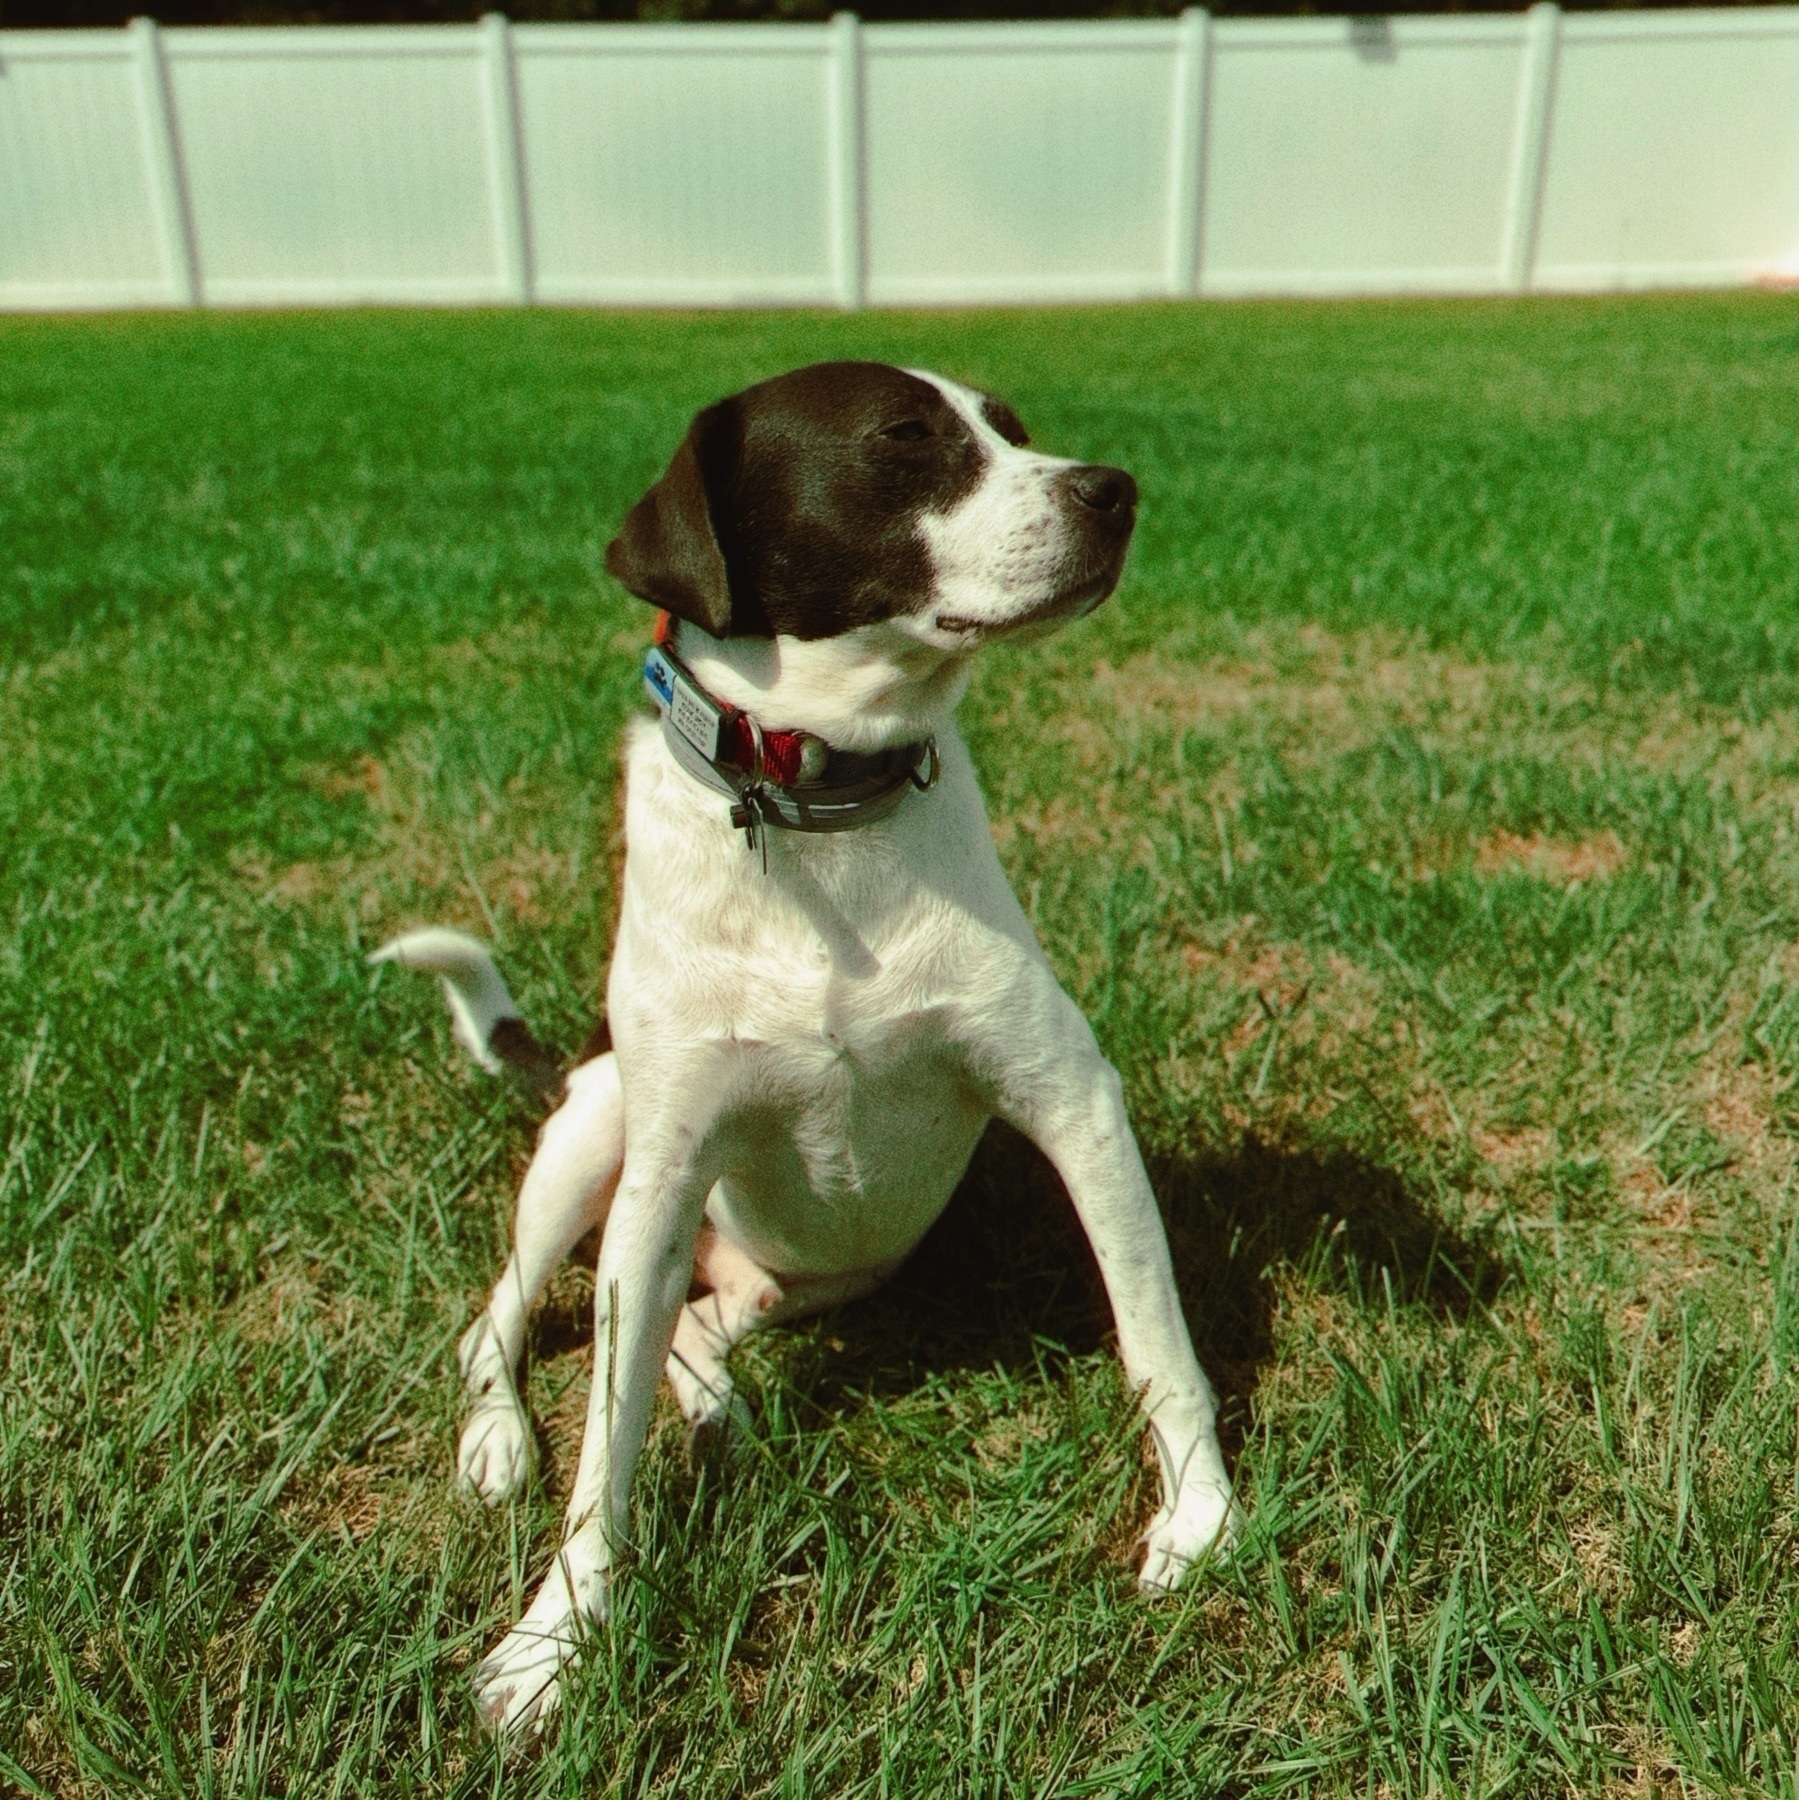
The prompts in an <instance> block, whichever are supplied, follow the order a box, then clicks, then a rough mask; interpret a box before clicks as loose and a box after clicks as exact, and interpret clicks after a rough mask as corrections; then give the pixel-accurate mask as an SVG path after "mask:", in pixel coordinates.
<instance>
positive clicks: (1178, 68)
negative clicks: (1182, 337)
mask: <svg viewBox="0 0 1799 1800" xmlns="http://www.w3.org/2000/svg"><path fill="white" fill-rule="evenodd" d="M1175 34H1176V35H1175V40H1174V117H1173V131H1172V134H1171V137H1170V142H1169V158H1170V161H1169V168H1168V291H1169V293H1170V294H1172V295H1174V296H1176V297H1177V298H1178V297H1180V296H1183V295H1190V294H1197V293H1198V292H1199V264H1200V255H1201V244H1202V241H1203V237H1202V232H1203V222H1204V213H1205V162H1206V98H1207V93H1208V90H1209V86H1210V76H1211V70H1210V67H1209V64H1210V59H1211V54H1212V15H1211V14H1210V13H1208V12H1207V11H1205V9H1204V8H1203V7H1198V6H1190V7H1188V8H1187V10H1186V11H1185V12H1183V13H1182V14H1181V16H1180V18H1179V19H1178V20H1177V21H1176V22H1175Z"/></svg>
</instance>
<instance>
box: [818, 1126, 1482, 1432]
mask: <svg viewBox="0 0 1799 1800" xmlns="http://www.w3.org/2000/svg"><path fill="white" fill-rule="evenodd" d="M1149 1175H1150V1181H1151V1184H1152V1185H1153V1186H1154V1188H1155V1190H1156V1195H1157V1198H1158V1199H1159V1200H1160V1202H1161V1206H1162V1213H1163V1217H1164V1218H1165V1220H1166V1221H1167V1225H1168V1237H1169V1245H1170V1249H1171V1251H1172V1253H1173V1257H1174V1264H1175V1277H1176V1282H1177V1284H1178V1286H1179V1288H1180V1293H1181V1300H1182V1303H1183V1305H1184V1307H1185V1310H1186V1315H1187V1322H1188V1325H1189V1326H1190V1328H1191V1330H1192V1333H1193V1342H1194V1348H1195V1349H1196V1350H1197V1352H1198V1354H1199V1358H1200V1361H1201V1363H1202V1365H1203V1366H1204V1367H1205V1369H1206V1371H1207V1373H1208V1374H1209V1375H1210V1376H1211V1378H1212V1381H1213V1383H1214V1384H1215V1385H1216V1386H1217V1387H1218V1388H1219V1389H1220V1391H1221V1395H1222V1396H1223V1398H1224V1400H1225V1409H1224V1410H1225V1414H1226V1416H1227V1419H1228V1417H1229V1415H1231V1414H1232V1413H1233V1412H1237V1411H1240V1405H1233V1404H1232V1403H1233V1402H1236V1403H1241V1402H1245V1401H1247V1400H1248V1399H1249V1397H1250V1396H1251V1395H1252V1394H1253V1393H1254V1391H1255V1387H1256V1383H1257V1381H1258V1379H1259V1376H1260V1371H1261V1369H1262V1367H1263V1365H1264V1364H1265V1363H1266V1362H1267V1360H1268V1358H1269V1355H1270V1354H1271V1351H1272V1348H1273V1338H1274V1328H1275V1308H1276V1304H1277V1295H1278V1287H1279V1283H1280V1281H1281V1277H1282V1271H1283V1270H1284V1269H1285V1270H1297V1271H1300V1272H1302V1273H1303V1275H1304V1276H1305V1278H1306V1279H1307V1280H1309V1281H1311V1282H1312V1283H1315V1284H1322V1285H1324V1286H1327V1287H1330V1288H1334V1289H1337V1290H1340V1291H1349V1292H1351V1293H1353V1294H1357V1295H1359V1296H1361V1297H1363V1298H1365V1299H1368V1300H1371V1301H1375V1302H1377V1303H1378V1304H1381V1305H1385V1304H1386V1303H1387V1298H1386V1297H1387V1295H1388V1293H1389V1292H1390V1293H1391V1294H1392V1296H1393V1300H1394V1301H1395V1302H1396V1303H1399V1304H1407V1303H1418V1302H1421V1303H1423V1304H1425V1305H1427V1306H1429V1307H1431V1308H1432V1309H1433V1310H1437V1311H1440V1312H1442V1313H1443V1314H1444V1315H1446V1316H1454V1315H1457V1314H1460V1313H1461V1312H1463V1311H1464V1310H1465V1309H1466V1308H1467V1307H1468V1306H1469V1305H1470V1304H1472V1303H1473V1302H1474V1301H1475V1300H1476V1299H1477V1298H1485V1297H1487V1296H1489V1295H1491V1294H1492V1293H1493V1292H1494V1291H1495V1290H1496V1289H1497V1287H1498V1284H1499V1279H1500V1274H1501V1269H1500V1265H1499V1262H1498V1259H1497V1258H1496V1257H1495V1256H1493V1254H1492V1253H1491V1252H1490V1251H1488V1250H1486V1249H1483V1248H1481V1247H1479V1246H1476V1245H1475V1244H1473V1243H1470V1242H1469V1241H1467V1240H1466V1239H1465V1238H1463V1237H1461V1236H1458V1235H1457V1234H1456V1233H1454V1232H1453V1231H1451V1230H1449V1229H1448V1228H1447V1227H1446V1226H1445V1225H1444V1224H1443V1223H1442V1221H1441V1220H1439V1219H1437V1218H1435V1217H1433V1216H1432V1214H1431V1213H1430V1212H1429V1210H1428V1209H1427V1208H1426V1207H1425V1206H1423V1205H1422V1204H1421V1203H1420V1201H1419V1200H1418V1199H1417V1197H1416V1196H1414V1195H1413V1194H1412V1193H1411V1192H1410V1191H1409V1190H1408V1188H1407V1186H1406V1183H1405V1182H1404V1180H1403V1179H1402V1178H1401V1176H1400V1175H1399V1174H1398V1173H1396V1172H1395V1171H1394V1170H1392V1169H1390V1168H1386V1167H1383V1166H1382V1165H1380V1164H1378V1163H1373V1162H1369V1161H1367V1160H1365V1159H1363V1158H1361V1157H1358V1156H1356V1155H1354V1154H1352V1153H1349V1152H1346V1151H1329V1152H1316V1151H1311V1150H1296V1149H1288V1148H1282V1147H1279V1146H1276V1145H1272V1144H1267V1143H1262V1142H1258V1141H1256V1140H1253V1139H1250V1140H1246V1141H1244V1142H1243V1143H1241V1144H1239V1145H1238V1146H1236V1147H1235V1148H1227V1149H1206V1150H1203V1151H1199V1152H1196V1153H1194V1154H1192V1155H1181V1156H1163V1157H1159V1158H1152V1159H1150V1163H1149ZM1111 1331H1112V1316H1111V1310H1110V1307H1109V1306H1108V1304H1107V1301H1106V1295H1105V1289H1104V1287H1103V1286H1102V1284H1101V1282H1100V1278H1099V1270H1098V1267H1097V1265H1096V1264H1095V1262H1094V1260H1093V1253H1092V1251H1091V1250H1090V1249H1089V1247H1088V1244H1087V1239H1086V1235H1085V1233H1084V1232H1083V1231H1082V1230H1081V1227H1080V1224H1079V1222H1078V1220H1077V1219H1076V1217H1075V1213H1074V1208H1073V1206H1072V1205H1071V1204H1070V1202H1069V1200H1068V1196H1067V1194H1066V1192H1065V1191H1064V1189H1063V1187H1062V1183H1061V1181H1060V1179H1059V1178H1058V1176H1057V1175H1056V1172H1055V1171H1054V1169H1052V1168H1051V1167H1050V1165H1049V1163H1048V1162H1047V1161H1046V1160H1045V1159H1044V1157H1043V1156H1042V1155H1041V1154H1040V1153H1039V1152H1038V1151H1037V1150H1036V1148H1035V1147H1034V1146H1033V1145H1031V1144H1030V1143H1029V1142H1027V1141H1026V1140H1025V1139H1024V1138H1022V1137H1020V1136H1019V1135H1018V1134H1017V1133H1016V1132H1014V1131H1011V1130H1009V1129H1007V1128H1006V1127H1004V1126H1001V1125H997V1124H996V1125H992V1126H990V1127H989V1128H988V1131H987V1134H986V1136H985V1137H984V1138H983V1139H982V1141H981V1145H980V1147H979V1149H978V1150H977V1151H976V1153H975V1157H974V1161H973V1163H972V1164H971V1166H970V1168H969V1171H968V1174H967V1175H966V1176H965V1177H964V1179H963V1181H962V1184H961V1186H960V1187H959V1188H958V1189H957V1191H956V1194H955V1197H954V1198H953V1199H952V1200H951V1202H950V1204H949V1207H948V1208H947V1210H946V1211H945V1212H944V1215H943V1217H942V1218H941V1219H939V1220H938V1221H937V1223H936V1224H935V1225H934V1226H932V1228H931V1230H930V1231H929V1232H928V1233H927V1234H926V1236H925V1239H924V1241H923V1242H922V1243H921V1244H920V1245H919V1247H918V1249H917V1250H916V1251H914V1252H913V1254H912V1256H911V1257H910V1258H909V1259H908V1260H907V1262H906V1263H905V1264H904V1266H903V1267H902V1268H901V1269H900V1270H899V1271H898V1272H897V1273H896V1274H895V1275H894V1276H893V1278H892V1279H891V1280H890V1281H889V1282H888V1283H887V1284H886V1285H885V1286H884V1287H883V1288H882V1289H880V1290H879V1291H878V1292H877V1293H875V1294H873V1295H871V1296H869V1298H867V1299H865V1300H861V1301H858V1302H856V1303H855V1304H854V1305H853V1306H846V1307H844V1308H842V1309H841V1310H839V1311H838V1312H836V1313H834V1314H833V1315H831V1316H830V1318H829V1320H828V1323H827V1326H826V1330H825V1332H824V1338H825V1339H826V1340H827V1341H828V1342H827V1343H826V1344H821V1346H820V1347H821V1351H823V1352H824V1353H823V1354H820V1355H819V1356H817V1357H816V1358H813V1357H805V1358H803V1359H801V1360H802V1361H804V1362H805V1363H806V1364H808V1365H809V1366H808V1367H807V1368H806V1369H805V1371H804V1373H803V1374H801V1373H800V1371H799V1370H797V1369H796V1370H795V1371H794V1373H795V1375H796V1376H797V1377H798V1386H799V1387H800V1390H801V1391H802V1392H803V1393H804V1394H805V1395H806V1397H807V1399H808V1400H809V1401H810V1402H811V1404H813V1405H815V1406H818V1407H820V1408H821V1409H823V1410H826V1411H836V1410H838V1409H840V1408H842V1407H844V1406H848V1405H854V1404H855V1403H856V1402H857V1400H859V1399H860V1398H861V1397H862V1396H865V1395H869V1394H879V1395H891V1394H899V1393H905V1392H910V1391H911V1390H913V1389H915V1388H917V1387H919V1386H921V1385H923V1384H924V1383H925V1382H927V1381H928V1380H929V1379H930V1377H931V1376H932V1374H933V1373H940V1372H943V1371H945V1370H952V1369H956V1368H991V1367H994V1366H995V1365H1000V1366H1015V1367H1026V1366H1029V1365H1032V1364H1034V1363H1037V1362H1040V1361H1042V1360H1045V1359H1046V1358H1047V1359H1048V1360H1050V1361H1052V1362H1053V1361H1054V1360H1055V1359H1056V1357H1057V1355H1058V1354H1059V1353H1063V1352H1065V1353H1068V1354H1074V1355H1079V1354H1082V1353H1085V1352H1088V1351H1092V1350H1094V1349H1097V1348H1098V1347H1099V1346H1100V1345H1102V1344H1103V1343H1105V1342H1106V1341H1107V1340H1108V1338H1109V1336H1110V1334H1111ZM1229 1435H1234V1434H1231V1433H1228V1432H1227V1436H1229Z"/></svg>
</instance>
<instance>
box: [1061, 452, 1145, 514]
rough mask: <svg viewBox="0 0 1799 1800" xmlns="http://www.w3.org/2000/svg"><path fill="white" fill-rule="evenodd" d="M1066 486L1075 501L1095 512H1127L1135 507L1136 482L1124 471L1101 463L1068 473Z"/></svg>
mask: <svg viewBox="0 0 1799 1800" xmlns="http://www.w3.org/2000/svg"><path fill="white" fill-rule="evenodd" d="M1068 486H1069V488H1070V490H1071V491H1072V492H1073V494H1074V497H1075V499H1077V500H1078V501H1080V503H1081V504H1082V505H1083V506H1090V507H1091V508H1092V509H1093V510H1094V511H1095V512H1102V513H1109V512H1129V511H1130V509H1131V508H1132V507H1133V506H1135V505H1136V504H1137V484H1136V482H1134V481H1133V480H1132V479H1131V478H1130V476H1128V475H1127V474H1125V472H1124V470H1122V469H1108V468H1107V467H1106V466H1105V465H1104V464H1103V463H1096V464H1093V465H1092V466H1090V467H1088V468H1085V469H1072V470H1070V471H1069V475H1068Z"/></svg>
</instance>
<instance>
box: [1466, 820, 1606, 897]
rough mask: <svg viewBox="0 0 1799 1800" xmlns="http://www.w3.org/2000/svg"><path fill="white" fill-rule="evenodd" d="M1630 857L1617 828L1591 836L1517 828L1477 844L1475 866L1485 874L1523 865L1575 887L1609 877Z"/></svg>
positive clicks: (1529, 872) (1530, 871) (1543, 878)
mask: <svg viewBox="0 0 1799 1800" xmlns="http://www.w3.org/2000/svg"><path fill="white" fill-rule="evenodd" d="M1628 860H1629V858H1628V853H1627V852H1626V851H1625V848H1624V845H1623V843H1622V842H1621V841H1620V839H1619V837H1618V834H1617V833H1616V832H1615V831H1601V832H1597V833H1595V834H1594V835H1593V836H1591V837H1584V838H1576V839H1574V840H1573V841H1571V842H1570V841H1568V840H1566V839H1556V838H1546V837H1544V836H1543V834H1542V833H1541V832H1532V833H1531V834H1530V836H1529V837H1522V836H1520V835H1519V834H1518V833H1517V832H1515V831H1495V832H1494V833H1492V835H1491V836H1489V837H1486V838H1483V839H1482V840H1481V842H1480V843H1479V844H1478V845H1477V846H1476V847H1475V851H1474V867H1475V869H1476V870H1477V871H1478V872H1479V873H1480V874H1482V875H1486V876H1489V877H1490V876H1494V875H1503V874H1505V873H1507V872H1508V871H1510V870H1512V869H1522V870H1523V871H1524V873H1525V874H1527V875H1533V876H1535V877H1536V879H1537V880H1539V881H1552V882H1554V883H1556V885H1557V886H1560V887H1571V886H1573V885H1574V883H1576V882H1581V881H1606V880H1609V879H1610V877H1612V876H1613V875H1615V874H1617V872H1618V871H1619V870H1620V869H1621V868H1623V867H1624V865H1625V863H1626V862H1627V861H1628Z"/></svg>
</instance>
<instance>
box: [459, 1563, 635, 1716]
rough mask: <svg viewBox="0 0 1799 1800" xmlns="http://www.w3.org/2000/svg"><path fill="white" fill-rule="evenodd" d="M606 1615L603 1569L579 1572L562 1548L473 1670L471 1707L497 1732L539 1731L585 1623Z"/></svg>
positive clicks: (558, 1693)
mask: <svg viewBox="0 0 1799 1800" xmlns="http://www.w3.org/2000/svg"><path fill="white" fill-rule="evenodd" d="M605 1615H606V1575H605V1571H604V1569H592V1568H586V1569H585V1570H584V1569H583V1566H582V1563H581V1559H580V1558H579V1556H578V1554H572V1553H571V1551H570V1550H569V1549H568V1548H565V1549H564V1550H563V1553H562V1554H561V1555H560V1556H558V1557H557V1558H556V1563H555V1566H554V1567H553V1568H552V1569H551V1570H550V1572H549V1574H548V1575H546V1576H545V1577H544V1583H543V1586H542V1587H540V1588H539V1589H538V1590H537V1598H536V1599H535V1600H533V1601H532V1602H531V1605H530V1608H529V1609H528V1610H527V1612H526V1613H525V1616H524V1617H523V1618H522V1619H520V1620H519V1622H518V1623H517V1624H516V1625H515V1626H513V1628H512V1629H511V1630H510V1631H509V1632H507V1634H506V1635H505V1636H504V1637H503V1638H502V1639H501V1640H500V1641H499V1643H498V1644H497V1645H495V1646H494V1649H493V1651H492V1653H491V1654H490V1655H489V1656H488V1657H487V1659H486V1660H485V1661H484V1662H483V1663H482V1664H481V1665H480V1667H479V1668H477V1669H476V1670H475V1707H476V1710H477V1711H478V1712H479V1713H480V1715H481V1722H482V1723H483V1724H484V1725H486V1726H488V1727H489V1728H490V1729H492V1730H494V1731H498V1732H515V1731H526V1730H531V1731H541V1730H542V1729H543V1728H544V1726H545V1725H546V1724H548V1723H549V1719H550V1715H551V1714H552V1713H553V1712H554V1711H555V1710H556V1708H557V1706H558V1705H559V1704H560V1703H561V1699H562V1672H563V1670H564V1669H565V1668H566V1667H567V1666H568V1664H569V1663H570V1661H572V1660H573V1658H574V1657H575V1655H576V1654H577V1653H578V1652H579V1650H580V1648H581V1639H582V1636H583V1634H584V1633H585V1632H586V1631H587V1630H588V1629H589V1628H590V1626H591V1623H592V1622H593V1621H595V1620H598V1619H603V1618H604V1617H605Z"/></svg>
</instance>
